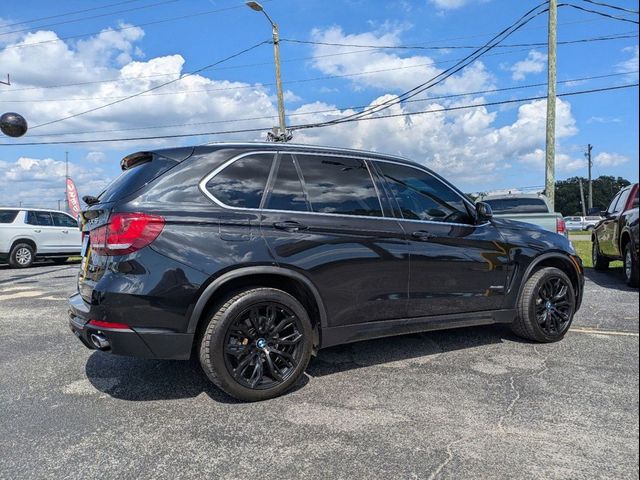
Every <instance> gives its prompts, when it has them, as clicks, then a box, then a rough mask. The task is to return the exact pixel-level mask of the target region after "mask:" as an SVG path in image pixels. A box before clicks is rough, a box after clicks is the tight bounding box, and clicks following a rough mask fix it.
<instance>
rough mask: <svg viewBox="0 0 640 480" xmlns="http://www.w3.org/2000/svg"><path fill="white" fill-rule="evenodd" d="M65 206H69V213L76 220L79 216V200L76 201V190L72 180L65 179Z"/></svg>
mask: <svg viewBox="0 0 640 480" xmlns="http://www.w3.org/2000/svg"><path fill="white" fill-rule="evenodd" d="M67 205H69V213H71V215H73V216H74V218H78V215H80V210H81V209H80V200H79V199H78V190H76V185H75V184H74V183H73V180H71V179H70V178H67Z"/></svg>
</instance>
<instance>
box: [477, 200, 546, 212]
mask: <svg viewBox="0 0 640 480" xmlns="http://www.w3.org/2000/svg"><path fill="white" fill-rule="evenodd" d="M485 203H488V204H489V205H491V210H493V213H549V209H548V208H547V204H546V203H545V201H544V200H543V199H541V198H496V199H493V200H485Z"/></svg>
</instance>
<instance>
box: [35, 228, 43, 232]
mask: <svg viewBox="0 0 640 480" xmlns="http://www.w3.org/2000/svg"><path fill="white" fill-rule="evenodd" d="M41 231H42V230H40V229H39V228H38V229H35V230H34V232H36V233H40V232H41Z"/></svg>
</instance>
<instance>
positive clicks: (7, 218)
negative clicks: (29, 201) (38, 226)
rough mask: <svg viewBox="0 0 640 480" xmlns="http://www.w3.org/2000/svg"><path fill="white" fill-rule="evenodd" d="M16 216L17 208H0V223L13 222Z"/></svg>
mask: <svg viewBox="0 0 640 480" xmlns="http://www.w3.org/2000/svg"><path fill="white" fill-rule="evenodd" d="M17 216H18V210H0V223H13V221H14V220H15V219H16V217H17Z"/></svg>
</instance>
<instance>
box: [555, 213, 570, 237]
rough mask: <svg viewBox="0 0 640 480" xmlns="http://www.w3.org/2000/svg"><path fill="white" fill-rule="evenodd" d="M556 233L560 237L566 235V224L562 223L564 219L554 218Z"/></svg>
mask: <svg viewBox="0 0 640 480" xmlns="http://www.w3.org/2000/svg"><path fill="white" fill-rule="evenodd" d="M556 232H558V233H559V234H561V235H564V234H565V233H567V224H566V223H565V222H564V218H562V217H558V218H556Z"/></svg>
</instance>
